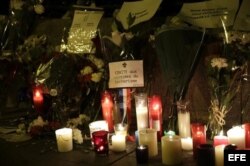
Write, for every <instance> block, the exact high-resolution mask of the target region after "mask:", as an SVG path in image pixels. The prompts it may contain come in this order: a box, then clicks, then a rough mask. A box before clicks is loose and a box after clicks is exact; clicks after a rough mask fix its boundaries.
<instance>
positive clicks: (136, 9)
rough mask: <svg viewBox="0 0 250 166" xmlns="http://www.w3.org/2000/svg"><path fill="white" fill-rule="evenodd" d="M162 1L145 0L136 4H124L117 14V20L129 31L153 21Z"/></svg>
mask: <svg viewBox="0 0 250 166" xmlns="http://www.w3.org/2000/svg"><path fill="white" fill-rule="evenodd" d="M161 1H162V0H143V1H136V2H124V3H123V5H122V7H121V10H120V11H119V13H118V14H117V20H119V21H120V22H121V23H122V26H123V28H125V29H128V28H130V27H132V26H134V25H136V24H139V23H141V22H144V21H147V20H149V19H151V18H152V17H153V16H154V14H155V12H156V11H157V9H158V8H159V6H160V4H161Z"/></svg>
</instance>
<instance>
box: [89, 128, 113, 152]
mask: <svg viewBox="0 0 250 166" xmlns="http://www.w3.org/2000/svg"><path fill="white" fill-rule="evenodd" d="M92 139H93V142H94V150H95V153H96V154H100V155H108V152H109V146H108V132H107V131H104V130H100V131H95V132H93V133H92Z"/></svg>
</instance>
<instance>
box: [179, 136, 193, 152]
mask: <svg viewBox="0 0 250 166" xmlns="http://www.w3.org/2000/svg"><path fill="white" fill-rule="evenodd" d="M181 147H182V149H183V150H193V139H192V138H191V137H187V138H181Z"/></svg>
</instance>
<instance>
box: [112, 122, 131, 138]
mask: <svg viewBox="0 0 250 166" xmlns="http://www.w3.org/2000/svg"><path fill="white" fill-rule="evenodd" d="M114 130H115V134H116V135H124V136H127V132H128V125H127V124H126V123H117V124H115V126H114Z"/></svg>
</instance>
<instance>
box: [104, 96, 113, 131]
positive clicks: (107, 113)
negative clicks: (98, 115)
mask: <svg viewBox="0 0 250 166" xmlns="http://www.w3.org/2000/svg"><path fill="white" fill-rule="evenodd" d="M101 104H102V116H103V119H104V120H106V121H107V122H108V127H109V131H110V132H112V131H113V130H114V124H113V106H114V104H113V100H112V96H111V94H110V93H109V92H108V91H104V92H103V93H102V99H101Z"/></svg>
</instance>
